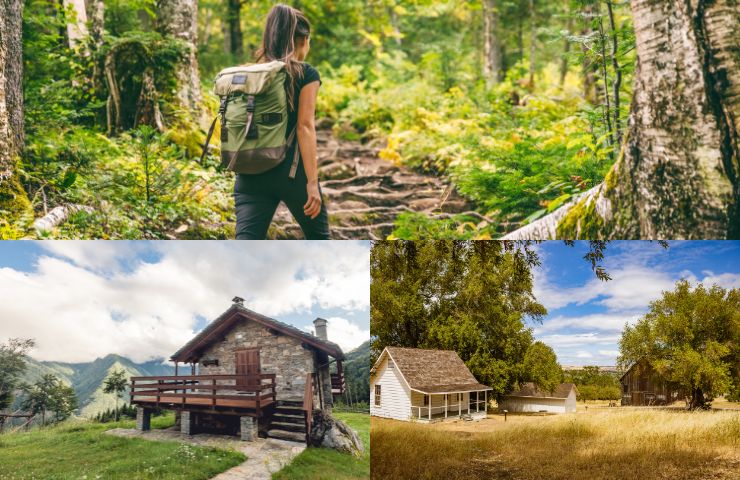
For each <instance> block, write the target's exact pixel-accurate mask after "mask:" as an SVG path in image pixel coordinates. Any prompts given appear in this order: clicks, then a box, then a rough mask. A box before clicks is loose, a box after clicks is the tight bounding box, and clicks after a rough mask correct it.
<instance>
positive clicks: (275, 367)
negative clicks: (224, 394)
mask: <svg viewBox="0 0 740 480" xmlns="http://www.w3.org/2000/svg"><path fill="white" fill-rule="evenodd" d="M249 348H259V349H260V365H261V368H262V373H274V374H276V378H275V384H276V390H277V397H278V399H286V398H296V399H298V398H303V392H304V388H305V385H306V374H307V373H311V372H314V357H315V353H314V352H313V350H311V349H306V348H304V347H303V346H301V341H300V340H299V339H297V338H294V337H290V336H287V335H284V334H282V333H279V332H276V331H270V330H268V329H267V328H266V327H263V326H262V325H260V324H258V323H256V322H251V321H248V320H244V319H242V320H239V322H238V323H236V324H235V325H234V326H233V327H232V328H231V330H230V331H229V332H228V334H227V335H226V338H225V339H224V341H220V342H217V343H214V344H213V345H211V346H210V347H209V348H208V349H207V350H206V351H205V352H204V353H203V356H202V357H201V362H202V361H203V360H214V359H217V360H218V362H219V364H218V366H208V367H204V366H203V365H202V364H201V365H199V366H198V369H199V372H200V374H201V375H233V374H234V373H235V372H236V352H237V351H238V350H245V349H249Z"/></svg>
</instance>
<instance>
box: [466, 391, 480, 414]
mask: <svg viewBox="0 0 740 480" xmlns="http://www.w3.org/2000/svg"><path fill="white" fill-rule="evenodd" d="M464 396H465V394H464V393H463V397H464ZM476 398H477V395H476ZM468 415H470V392H468Z"/></svg>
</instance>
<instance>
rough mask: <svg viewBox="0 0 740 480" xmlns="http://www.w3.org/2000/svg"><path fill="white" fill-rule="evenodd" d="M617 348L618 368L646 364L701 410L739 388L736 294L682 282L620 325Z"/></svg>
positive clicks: (739, 299) (739, 325)
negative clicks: (632, 321)
mask: <svg viewBox="0 0 740 480" xmlns="http://www.w3.org/2000/svg"><path fill="white" fill-rule="evenodd" d="M619 348H620V356H619V360H618V361H619V364H620V365H621V366H622V367H628V366H630V365H631V364H633V363H635V362H637V361H639V360H641V359H645V360H646V361H647V362H649V363H650V364H651V365H652V366H653V368H654V369H655V370H656V371H657V372H658V373H659V374H661V375H662V376H664V377H665V379H666V380H667V381H669V382H672V383H674V384H676V385H679V386H681V387H683V388H684V389H685V390H686V391H687V392H690V393H691V402H690V405H689V406H690V407H691V408H699V407H703V406H704V405H705V402H706V401H708V400H711V399H712V398H714V397H716V396H717V395H721V394H725V393H729V392H730V391H731V390H732V389H733V388H734V389H737V388H738V386H739V385H740V290H739V289H724V288H722V287H720V286H717V285H713V286H711V287H705V286H704V285H702V284H699V285H697V286H696V287H693V288H692V286H691V284H690V283H689V282H688V281H687V280H681V281H679V282H677V283H676V287H675V289H674V290H673V291H670V292H663V297H662V298H660V299H658V300H656V301H654V302H652V303H651V304H650V311H649V312H648V313H647V314H646V315H645V316H644V317H643V318H641V319H640V320H639V321H638V322H637V323H636V324H635V325H632V326H630V325H626V326H625V329H624V331H623V332H622V337H621V339H620V342H619Z"/></svg>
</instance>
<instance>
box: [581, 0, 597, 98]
mask: <svg viewBox="0 0 740 480" xmlns="http://www.w3.org/2000/svg"><path fill="white" fill-rule="evenodd" d="M597 8H598V4H596V5H593V4H588V5H584V7H583V11H582V15H583V17H584V22H585V24H586V25H584V27H583V29H582V30H581V36H582V37H587V36H590V35H592V34H593V27H592V25H591V23H592V16H593V15H594V13H595V9H597ZM581 50H582V52H583V65H582V70H583V96H584V98H585V99H586V100H587V101H588V102H589V103H591V104H592V105H596V104H597V103H598V101H599V99H598V94H597V89H596V68H598V65H596V64H594V63H593V62H592V61H591V60H589V58H588V48H587V47H586V46H585V45H583V46H582V47H581Z"/></svg>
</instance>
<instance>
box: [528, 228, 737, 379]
mask: <svg viewBox="0 0 740 480" xmlns="http://www.w3.org/2000/svg"><path fill="white" fill-rule="evenodd" d="M537 248H538V250H539V252H540V255H541V258H542V268H538V269H536V270H535V294H536V296H537V298H538V299H539V301H540V302H541V303H542V304H543V305H545V307H547V310H548V315H547V318H546V319H545V320H544V321H543V322H542V324H541V325H539V324H535V325H533V328H534V332H535V337H537V339H539V340H542V341H543V342H545V343H547V344H548V345H550V346H551V347H553V349H555V353H557V355H558V360H559V361H560V363H561V364H563V365H614V364H615V362H616V357H617V355H618V353H619V352H618V341H619V337H620V333H621V331H622V329H623V327H624V325H625V323H633V322H635V321H636V320H637V319H639V318H640V317H641V316H642V315H643V314H644V313H645V312H647V311H648V307H649V304H650V302H651V301H652V300H656V299H658V298H660V296H661V292H662V291H665V290H672V289H673V287H674V285H675V283H676V281H677V280H679V279H681V278H685V279H687V280H689V281H691V282H692V283H696V282H702V283H703V284H704V285H705V286H707V285H711V284H715V283H716V284H719V285H721V286H723V287H725V288H740V242H729V241H724V242H723V241H717V242H707V241H702V242H670V248H668V250H664V249H663V248H662V247H661V246H660V245H659V244H657V243H651V242H614V243H611V244H609V246H608V248H607V253H606V259H605V262H604V265H605V267H606V268H607V271H608V273H609V275H611V277H612V280H611V281H608V282H601V281H599V280H598V279H596V277H595V276H594V274H593V272H592V271H591V268H590V264H589V263H587V262H586V261H585V260H582V259H581V258H582V257H583V255H584V254H585V253H586V252H587V243H585V242H579V243H578V244H577V245H576V246H575V247H568V246H566V245H564V244H563V242H546V243H543V244H541V245H539V246H538V247H537Z"/></svg>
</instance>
